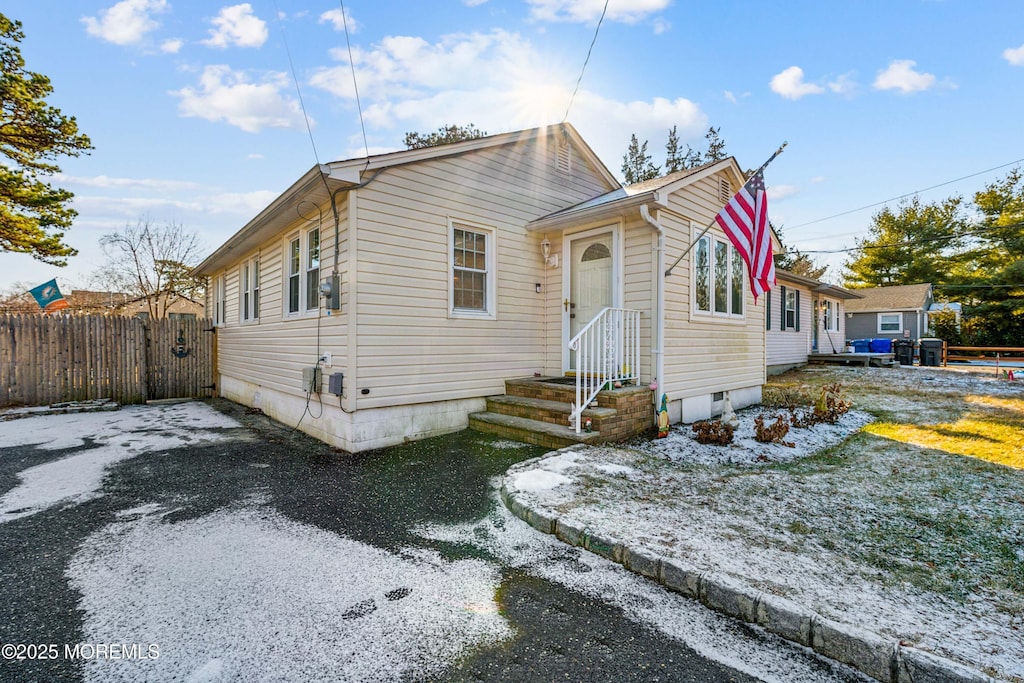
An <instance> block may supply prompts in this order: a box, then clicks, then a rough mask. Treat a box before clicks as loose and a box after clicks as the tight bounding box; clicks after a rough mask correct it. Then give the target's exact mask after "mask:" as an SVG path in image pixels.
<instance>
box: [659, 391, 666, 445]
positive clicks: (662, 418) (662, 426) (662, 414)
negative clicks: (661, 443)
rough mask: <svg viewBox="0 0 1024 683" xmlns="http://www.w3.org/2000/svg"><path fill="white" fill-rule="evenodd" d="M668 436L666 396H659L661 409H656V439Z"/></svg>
mask: <svg viewBox="0 0 1024 683" xmlns="http://www.w3.org/2000/svg"><path fill="white" fill-rule="evenodd" d="M666 436H668V396H667V395H666V394H662V395H661V407H660V408H658V438H659V439H664V438H665V437H666Z"/></svg>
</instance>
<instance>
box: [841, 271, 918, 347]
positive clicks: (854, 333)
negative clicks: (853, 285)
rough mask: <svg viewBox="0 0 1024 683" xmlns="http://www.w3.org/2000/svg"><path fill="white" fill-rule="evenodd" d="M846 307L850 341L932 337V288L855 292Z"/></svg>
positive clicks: (885, 288) (914, 287)
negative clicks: (929, 312)
mask: <svg viewBox="0 0 1024 683" xmlns="http://www.w3.org/2000/svg"><path fill="white" fill-rule="evenodd" d="M854 291H856V292H857V294H860V295H861V298H860V299H853V300H850V301H848V302H847V303H846V337H847V339H874V338H882V339H919V338H920V337H925V336H927V335H928V310H929V307H930V306H931V305H932V302H933V296H932V286H931V285H930V284H927V283H925V284H921V285H897V286H893V287H871V288H868V289H857V290H854Z"/></svg>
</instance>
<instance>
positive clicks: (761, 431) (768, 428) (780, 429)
mask: <svg viewBox="0 0 1024 683" xmlns="http://www.w3.org/2000/svg"><path fill="white" fill-rule="evenodd" d="M788 433H789V422H788V421H787V420H786V418H784V417H782V416H781V415H779V416H777V417H776V418H775V422H773V423H772V424H770V425H765V414H764V413H761V414H760V415H758V416H757V417H755V418H754V438H755V439H757V440H758V441H760V442H761V443H778V444H782V445H783V446H789V447H790V448H794V447H795V444H794V443H793V442H792V441H784V440H783V438H782V437H784V436H786V434H788Z"/></svg>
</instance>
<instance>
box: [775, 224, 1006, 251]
mask: <svg viewBox="0 0 1024 683" xmlns="http://www.w3.org/2000/svg"><path fill="white" fill-rule="evenodd" d="M1021 226H1024V221H1018V222H1016V223H1009V224H1007V225H989V226H977V227H976V228H974V229H973V230H970V231H967V232H961V233H955V234H952V235H940V236H938V237H925V238H921V239H919V240H913V241H908V242H893V243H889V244H864V245H861V246H858V247H844V248H842V249H814V250H806V251H804V250H802V249H792V250H789V251H785V252H781V253H783V254H846V253H849V252H851V251H864V250H868V249H899V248H902V247H912V246H916V245H919V244H930V243H932V242H943V241H946V240H954V239H959V238H961V237H980V236H981V235H984V234H985V233H986V232H989V231H991V230H1005V229H1007V228H1019V227H1021Z"/></svg>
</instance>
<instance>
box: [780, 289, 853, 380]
mask: <svg viewBox="0 0 1024 683" xmlns="http://www.w3.org/2000/svg"><path fill="white" fill-rule="evenodd" d="M775 273H776V276H777V278H778V284H777V286H776V287H775V289H773V290H771V291H770V292H768V294H767V299H766V305H767V307H768V311H767V314H766V316H765V328H766V330H767V332H766V335H765V336H766V345H767V352H766V355H767V366H768V374H769V375H776V374H780V373H783V372H785V371H786V370H791V369H793V368H795V367H799V366H801V365H805V364H806V363H807V356H808V354H812V353H843V352H844V351H845V349H846V336H845V335H846V315H845V313H846V302H848V301H849V300H851V299H857V298H859V296H860V295H859V293H858V292H853V291H850V290H848V289H844V288H842V287H837V286H835V285H830V284H827V283H824V282H820V281H818V280H815V279H813V278H809V277H804V276H803V275H797V274H796V273H791V272H789V271H786V270H781V269H776V271H775Z"/></svg>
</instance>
